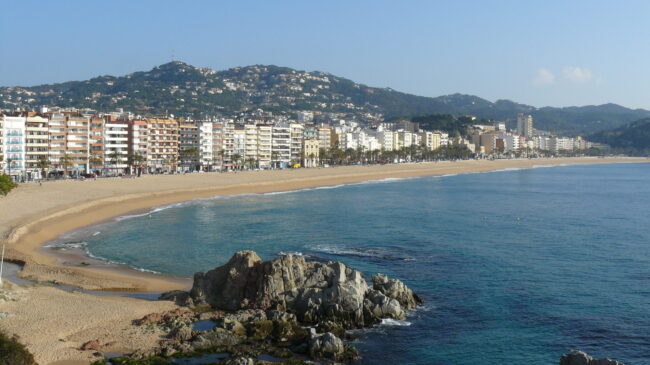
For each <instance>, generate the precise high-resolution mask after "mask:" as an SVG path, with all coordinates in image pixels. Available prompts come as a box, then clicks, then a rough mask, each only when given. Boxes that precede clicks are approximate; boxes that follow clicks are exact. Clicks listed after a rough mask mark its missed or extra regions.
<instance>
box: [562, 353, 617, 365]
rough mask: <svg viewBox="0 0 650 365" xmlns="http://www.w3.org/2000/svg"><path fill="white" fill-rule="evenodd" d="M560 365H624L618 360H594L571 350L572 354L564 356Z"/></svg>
mask: <svg viewBox="0 0 650 365" xmlns="http://www.w3.org/2000/svg"><path fill="white" fill-rule="evenodd" d="M560 365H624V364H623V363H622V362H619V361H616V360H610V359H607V358H604V359H594V358H593V357H591V356H589V355H587V354H586V353H584V352H582V351H579V350H571V352H570V353H568V354H565V355H562V358H560Z"/></svg>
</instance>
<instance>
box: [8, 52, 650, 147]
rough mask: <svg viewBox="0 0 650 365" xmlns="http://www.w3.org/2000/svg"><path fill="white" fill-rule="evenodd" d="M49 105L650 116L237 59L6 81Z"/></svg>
mask: <svg viewBox="0 0 650 365" xmlns="http://www.w3.org/2000/svg"><path fill="white" fill-rule="evenodd" d="M42 105H49V106H61V107H78V108H92V109H95V110H98V111H112V110H114V109H116V108H124V109H125V110H131V111H134V112H136V113H139V114H143V115H148V114H164V113H173V114H176V115H192V116H194V117H201V116H204V115H213V114H217V113H223V114H232V113H237V112H241V111H246V110H249V109H256V108H263V109H265V110H271V111H279V112H294V111H299V110H314V111H321V112H336V113H344V114H346V117H347V118H355V119H357V120H359V121H361V122H370V121H374V120H380V119H383V118H386V119H390V118H401V117H411V116H418V115H428V114H453V115H457V116H458V115H463V114H471V115H476V116H478V117H479V118H487V119H496V120H505V121H508V122H509V123H510V125H513V124H514V120H515V117H516V114H517V113H518V112H526V113H530V114H532V115H533V116H534V117H535V127H536V128H538V129H542V130H548V131H552V132H556V133H562V134H569V135H572V134H584V133H585V132H588V133H591V132H594V131H600V130H606V129H612V128H616V127H619V126H622V125H624V124H625V123H629V122H630V121H633V120H638V119H641V118H646V117H650V111H647V110H642V109H637V110H632V109H627V108H624V107H621V106H618V105H614V104H605V105H600V106H585V107H569V108H553V107H545V108H535V107H532V106H529V105H524V104H518V103H515V102H512V101H508V100H498V101H496V102H494V103H493V102H490V101H488V100H485V99H482V98H479V97H477V96H472V95H463V94H453V95H446V96H440V97H436V98H431V97H423V96H416V95H411V94H406V93H402V92H398V91H395V90H392V89H390V88H374V87H368V86H365V85H362V84H358V83H355V82H353V81H351V80H348V79H345V78H341V77H337V76H334V75H331V74H328V73H324V72H305V71H298V70H294V69H290V68H286V67H278V66H262V65H255V66H247V67H236V68H232V69H229V70H225V71H214V70H211V69H207V68H198V67H193V66H191V65H188V64H186V63H183V62H178V61H176V62H170V63H166V64H163V65H161V66H158V67H155V68H153V69H152V70H150V71H144V72H135V73H132V74H129V75H125V76H119V77H115V76H100V77H95V78H92V79H90V80H86V81H70V82H65V83H60V84H51V85H40V86H33V87H3V88H0V108H1V109H14V108H16V107H30V108H36V107H40V106H42Z"/></svg>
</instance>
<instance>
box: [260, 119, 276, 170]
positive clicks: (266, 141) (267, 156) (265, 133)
mask: <svg viewBox="0 0 650 365" xmlns="http://www.w3.org/2000/svg"><path fill="white" fill-rule="evenodd" d="M272 156H273V127H272V126H270V125H258V126H257V161H258V165H259V167H260V168H261V169H268V168H271V167H272V165H271V160H272Z"/></svg>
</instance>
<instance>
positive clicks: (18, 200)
mask: <svg viewBox="0 0 650 365" xmlns="http://www.w3.org/2000/svg"><path fill="white" fill-rule="evenodd" d="M633 162H650V160H649V159H647V158H627V157H616V158H553V159H532V160H526V159H520V160H496V161H487V160H483V161H474V160H470V161H457V162H437V163H433V162H432V163H414V164H399V165H384V166H346V167H336V168H321V169H296V170H275V171H250V172H239V173H194V174H188V175H152V176H143V177H141V178H137V179H136V178H113V179H99V180H96V181H95V180H88V181H73V180H68V181H53V182H46V183H43V184H42V185H39V184H37V183H29V184H22V185H21V186H20V187H19V188H17V189H16V190H14V191H12V192H11V193H10V194H9V195H8V196H7V197H4V198H0V241H1V242H2V243H5V244H6V245H7V252H6V258H7V259H9V260H12V261H15V262H20V263H24V268H23V270H22V272H21V273H20V275H21V277H23V278H28V279H31V280H36V281H43V282H56V283H61V284H67V285H74V286H78V287H80V288H83V289H89V290H115V291H152V292H160V291H166V290H172V289H183V288H186V287H187V286H188V285H189V284H190V283H189V281H188V280H187V278H174V277H168V276H164V275H155V274H147V273H141V272H138V271H135V270H130V269H126V268H122V267H115V266H111V265H99V264H98V265H95V264H91V265H89V266H79V265H70V264H67V265H62V262H61V257H59V256H56V255H52V254H51V253H50V252H49V251H51V250H44V249H42V245H43V244H44V243H45V242H48V241H50V240H52V239H55V238H56V237H58V236H59V235H61V234H62V233H65V232H69V231H71V230H75V229H78V228H80V227H85V226H88V225H92V224H96V223H99V222H102V221H106V220H108V219H111V218H113V217H117V216H120V215H125V214H128V213H130V212H135V211H144V210H147V209H150V208H152V207H155V206H161V205H166V204H171V203H176V202H181V201H187V200H192V199H198V198H207V197H213V196H218V195H233V194H242V193H266V192H272V191H287V190H298V189H305V188H311V187H317V186H327V185H338V184H347V183H354V182H360V181H369V180H381V179H386V178H406V177H418V176H433V175H447V174H459V173H467V172H481V171H493V170H502V169H512V168H531V167H535V166H555V165H571V164H606V163H633ZM7 285H8V286H6V287H5V288H4V289H3V290H4V291H5V293H11V298H12V299H11V300H3V301H0V312H5V313H9V317H8V318H5V319H2V320H0V328H2V329H3V330H5V331H6V332H8V333H9V334H14V333H15V334H18V335H19V336H20V338H21V341H22V342H23V343H25V344H26V345H27V346H28V348H29V349H30V351H32V352H33V353H34V355H35V356H36V359H37V361H38V362H39V364H43V365H45V364H57V365H59V364H63V363H61V362H60V361H62V360H77V361H81V363H87V362H88V361H90V360H91V359H93V356H92V354H91V353H89V352H88V351H79V350H76V349H77V348H78V347H79V346H80V345H81V344H82V343H83V342H85V341H88V340H91V339H96V338H98V339H101V341H102V342H110V341H118V342H117V343H116V344H115V345H114V347H115V348H116V349H121V350H124V351H127V350H132V349H134V348H141V347H147V346H153V345H154V344H155V342H156V340H157V339H158V337H157V336H159V334H155V333H153V334H152V333H148V334H146V335H144V334H140V333H137V331H136V330H135V329H134V327H133V326H131V325H130V323H131V321H132V320H133V319H136V318H140V317H142V316H143V315H145V314H148V313H152V312H160V311H163V310H168V309H172V308H173V307H174V305H173V304H172V303H169V302H151V301H145V300H137V299H131V298H124V297H113V296H93V295H89V294H83V293H70V292H65V291H62V290H59V289H56V288H53V287H44V286H39V285H32V286H25V287H21V286H17V285H13V284H7ZM13 299H16V300H13ZM70 364H72V363H70Z"/></svg>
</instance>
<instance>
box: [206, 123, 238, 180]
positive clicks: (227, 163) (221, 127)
mask: <svg viewBox="0 0 650 365" xmlns="http://www.w3.org/2000/svg"><path fill="white" fill-rule="evenodd" d="M234 133H235V126H234V123H233V121H232V120H231V119H219V120H217V121H214V122H213V124H212V142H213V143H212V153H213V154H214V161H215V162H214V164H215V166H216V168H218V169H223V170H227V169H230V168H232V167H233V160H232V155H233V153H234Z"/></svg>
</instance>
